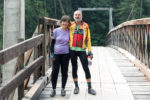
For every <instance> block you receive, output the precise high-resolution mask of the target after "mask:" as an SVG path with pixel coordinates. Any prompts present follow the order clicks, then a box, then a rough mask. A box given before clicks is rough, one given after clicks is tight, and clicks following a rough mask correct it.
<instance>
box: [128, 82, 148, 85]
mask: <svg viewBox="0 0 150 100" xmlns="http://www.w3.org/2000/svg"><path fill="white" fill-rule="evenodd" d="M128 84H129V85H130V86H150V82H128Z"/></svg>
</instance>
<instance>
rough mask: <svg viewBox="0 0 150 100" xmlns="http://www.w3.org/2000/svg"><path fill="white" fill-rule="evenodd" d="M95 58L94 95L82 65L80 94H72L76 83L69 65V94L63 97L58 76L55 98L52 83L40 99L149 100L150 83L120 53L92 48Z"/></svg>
mask: <svg viewBox="0 0 150 100" xmlns="http://www.w3.org/2000/svg"><path fill="white" fill-rule="evenodd" d="M93 53H94V59H93V62H92V66H90V71H91V76H92V87H93V88H94V89H95V90H96V92H97V94H96V95H95V96H93V95H90V94H88V92H87V84H86V80H85V75H84V72H83V69H82V67H81V63H79V68H78V76H79V87H80V92H79V94H77V95H75V94H73V89H74V84H73V80H72V75H71V65H70V66H69V73H68V74H69V77H68V81H67V85H66V91H67V94H66V96H65V97H62V96H61V94H60V90H61V82H60V81H61V75H59V79H58V85H57V89H56V90H57V91H56V96H55V97H53V98H52V97H50V90H51V83H49V84H48V85H47V87H46V88H45V89H44V90H43V92H42V93H41V95H40V96H39V100H92V99H93V100H149V99H150V96H149V94H150V81H149V80H148V79H147V78H146V77H144V75H143V74H142V73H141V72H140V71H139V70H138V69H136V67H134V66H133V65H132V63H131V62H129V61H128V59H126V58H125V57H124V56H123V55H122V54H121V53H119V52H118V51H116V50H114V49H112V48H109V47H93Z"/></svg>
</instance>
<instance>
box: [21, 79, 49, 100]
mask: <svg viewBox="0 0 150 100" xmlns="http://www.w3.org/2000/svg"><path fill="white" fill-rule="evenodd" d="M46 84H47V76H45V77H40V78H39V80H37V82H36V83H35V84H34V85H33V87H32V88H31V89H30V90H29V91H28V93H27V94H26V95H25V96H24V97H23V98H22V100H37V98H38V97H39V95H40V94H41V92H42V90H43V89H44V88H45V86H46Z"/></svg>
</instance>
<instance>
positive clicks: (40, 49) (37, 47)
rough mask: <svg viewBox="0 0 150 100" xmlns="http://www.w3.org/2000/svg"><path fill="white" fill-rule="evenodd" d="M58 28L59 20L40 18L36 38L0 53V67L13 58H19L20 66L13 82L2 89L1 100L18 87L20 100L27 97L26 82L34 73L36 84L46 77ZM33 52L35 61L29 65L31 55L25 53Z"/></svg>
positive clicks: (0, 88) (12, 79)
mask: <svg viewBox="0 0 150 100" xmlns="http://www.w3.org/2000/svg"><path fill="white" fill-rule="evenodd" d="M57 26H58V20H55V19H51V18H46V17H44V18H40V19H39V23H38V30H36V33H37V34H36V36H34V37H33V38H30V39H28V40H25V41H22V42H20V43H18V44H16V45H13V46H11V47H9V48H6V49H3V50H1V51H0V65H3V64H5V63H7V62H8V61H10V60H12V59H13V58H15V57H18V60H17V63H16V64H17V66H18V67H17V69H16V70H17V71H16V74H15V75H14V76H13V77H12V78H11V80H9V81H8V82H7V83H6V84H4V85H3V86H2V87H0V100H4V99H7V98H9V95H10V94H11V93H12V92H13V91H14V90H15V89H16V88H17V87H18V100H21V99H22V98H23V97H24V95H25V93H24V88H25V87H26V86H25V80H26V79H27V78H28V77H30V75H31V74H33V73H34V82H36V80H38V79H39V77H41V76H45V71H46V70H47V68H48V67H47V66H48V65H46V63H45V62H46V60H47V58H48V59H49V57H48V56H49V54H50V39H51V37H50V36H51V35H50V34H51V32H52V30H53V29H54V28H55V27H57ZM32 50H34V61H33V62H31V63H30V64H28V65H27V63H26V62H27V60H28V59H29V55H27V56H26V54H25V53H27V52H30V51H32ZM30 53H31V52H30ZM47 55H48V56H47ZM26 57H27V58H26ZM48 61H49V60H48ZM12 67H13V66H12ZM26 85H27V84H26ZM30 99H31V98H30Z"/></svg>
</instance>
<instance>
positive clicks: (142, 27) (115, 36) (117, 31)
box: [107, 18, 150, 67]
mask: <svg viewBox="0 0 150 100" xmlns="http://www.w3.org/2000/svg"><path fill="white" fill-rule="evenodd" d="M107 45H114V46H117V47H120V48H123V49H125V50H127V51H129V52H130V53H131V54H133V55H134V56H135V57H136V58H137V59H139V60H140V61H141V62H142V63H144V64H145V65H146V66H148V67H150V18H143V19H137V20H131V21H127V22H124V23H122V24H120V25H119V26H117V27H115V28H114V29H112V30H111V31H110V32H109V33H108V35H107Z"/></svg>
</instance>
